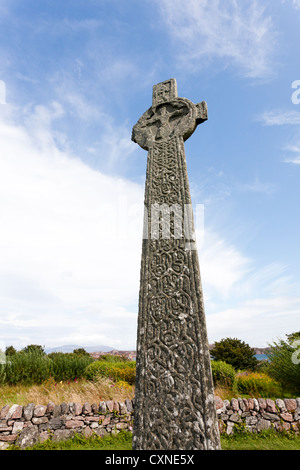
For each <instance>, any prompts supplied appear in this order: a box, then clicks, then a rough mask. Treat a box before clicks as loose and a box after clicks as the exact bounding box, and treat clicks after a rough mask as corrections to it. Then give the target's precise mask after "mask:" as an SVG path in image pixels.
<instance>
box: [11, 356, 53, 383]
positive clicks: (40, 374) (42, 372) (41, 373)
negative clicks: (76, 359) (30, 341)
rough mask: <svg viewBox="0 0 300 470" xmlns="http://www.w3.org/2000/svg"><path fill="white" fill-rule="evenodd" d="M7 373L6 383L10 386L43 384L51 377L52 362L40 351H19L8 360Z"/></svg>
mask: <svg viewBox="0 0 300 470" xmlns="http://www.w3.org/2000/svg"><path fill="white" fill-rule="evenodd" d="M5 373H6V378H5V382H6V383H8V384H9V385H16V384H17V383H24V384H30V385H33V384H41V383H42V382H44V380H46V379H47V378H48V377H49V376H50V373H51V361H50V359H49V358H48V357H47V356H45V355H42V354H41V352H40V351H34V350H31V351H29V352H24V351H19V352H17V353H16V354H14V355H12V356H10V357H9V360H7V362H6V364H5Z"/></svg>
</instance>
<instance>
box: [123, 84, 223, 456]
mask: <svg viewBox="0 0 300 470" xmlns="http://www.w3.org/2000/svg"><path fill="white" fill-rule="evenodd" d="M205 120H207V106H206V103H205V102H202V103H199V104H194V103H192V102H191V101H189V100H187V99H186V98H179V97H178V94H177V85H176V80H175V79H170V80H167V81H165V82H162V83H159V84H157V85H155V86H154V87H153V101H152V106H151V108H150V109H148V111H146V112H145V113H144V114H143V115H142V117H141V118H140V119H139V121H138V122H137V124H136V125H135V126H134V127H133V131H132V140H133V141H134V142H136V143H137V144H139V145H140V146H141V147H142V148H143V149H145V150H148V160H147V174H146V187H145V228H146V231H145V232H146V236H144V239H143V246H142V261H141V273H140V275H141V279H140V294H139V315H138V335H137V358H136V361H137V363H136V389H135V410H134V425H133V449H134V450H213V449H220V448H221V447H220V436H219V429H218V421H217V416H216V409H215V402H214V388H213V381H212V374H211V365H210V353H209V346H208V339H207V331H206V320H205V312H204V305H203V295H202V287H201V278H200V270H199V262H198V254H197V250H196V249H195V246H194V245H192V247H191V244H190V241H191V239H192V240H194V236H193V234H194V226H193V216H192V212H191V211H190V210H189V211H186V210H185V208H186V207H189V208H190V207H191V197H190V190H189V183H188V175H187V166H186V158H185V150H184V141H185V140H186V139H188V138H189V137H190V136H191V135H192V133H193V132H194V131H195V129H196V127H197V125H198V124H200V123H202V122H204V121H205ZM157 213H159V217H158V219H157V217H154V215H156V216H157ZM183 213H184V214H188V217H185V219H187V220H182V217H180V216H181V215H182V214H183ZM154 219H156V222H157V220H159V224H158V229H157V230H153V224H154ZM166 224H169V230H167V231H165V232H164V226H165V225H166ZM179 226H181V228H182V230H176V228H177V229H178V227H179ZM164 233H167V234H168V236H163V234H164ZM154 234H155V236H153V235H154Z"/></svg>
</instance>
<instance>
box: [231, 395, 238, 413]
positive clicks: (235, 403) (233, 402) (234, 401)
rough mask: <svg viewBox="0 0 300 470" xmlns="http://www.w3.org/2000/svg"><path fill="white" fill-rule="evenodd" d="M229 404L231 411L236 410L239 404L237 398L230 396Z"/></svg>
mask: <svg viewBox="0 0 300 470" xmlns="http://www.w3.org/2000/svg"><path fill="white" fill-rule="evenodd" d="M230 406H231V409H232V410H233V411H238V410H239V409H240V404H239V401H238V399H237V398H232V399H231V401H230Z"/></svg>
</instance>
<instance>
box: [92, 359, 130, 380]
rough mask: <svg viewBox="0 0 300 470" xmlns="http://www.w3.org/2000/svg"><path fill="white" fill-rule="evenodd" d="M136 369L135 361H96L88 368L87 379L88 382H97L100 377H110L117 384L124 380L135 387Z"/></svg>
mask: <svg viewBox="0 0 300 470" xmlns="http://www.w3.org/2000/svg"><path fill="white" fill-rule="evenodd" d="M135 367H136V363H135V361H128V362H107V361H95V362H93V363H92V364H90V365H89V366H88V367H87V368H86V370H85V377H86V379H88V380H95V379H97V378H98V377H110V378H111V379H112V380H114V381H116V382H117V381H119V380H122V381H125V382H127V383H129V384H131V385H133V384H134V382H135Z"/></svg>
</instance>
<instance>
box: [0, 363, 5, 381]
mask: <svg viewBox="0 0 300 470" xmlns="http://www.w3.org/2000/svg"><path fill="white" fill-rule="evenodd" d="M5 379H6V370H5V364H4V363H1V362H0V385H3V384H4V383H5Z"/></svg>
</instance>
